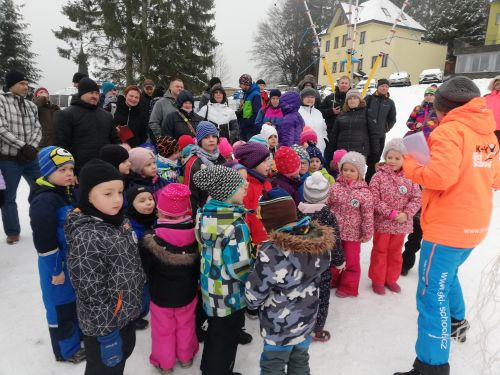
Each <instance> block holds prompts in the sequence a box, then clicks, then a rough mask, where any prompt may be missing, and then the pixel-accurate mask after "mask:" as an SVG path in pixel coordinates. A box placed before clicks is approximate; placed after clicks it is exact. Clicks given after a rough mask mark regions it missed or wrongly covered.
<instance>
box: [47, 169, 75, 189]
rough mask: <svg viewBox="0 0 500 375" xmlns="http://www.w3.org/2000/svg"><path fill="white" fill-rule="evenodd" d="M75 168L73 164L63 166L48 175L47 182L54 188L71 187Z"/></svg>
mask: <svg viewBox="0 0 500 375" xmlns="http://www.w3.org/2000/svg"><path fill="white" fill-rule="evenodd" d="M74 170H75V166H74V165H73V164H65V165H63V166H62V167H60V168H57V170H56V171H55V172H53V173H51V174H50V176H49V177H48V178H47V181H48V182H50V183H51V184H52V185H56V186H71V185H74V181H75V173H74Z"/></svg>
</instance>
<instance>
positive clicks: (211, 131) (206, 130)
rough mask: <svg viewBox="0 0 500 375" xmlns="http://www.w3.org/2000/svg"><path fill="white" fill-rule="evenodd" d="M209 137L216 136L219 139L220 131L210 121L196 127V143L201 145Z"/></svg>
mask: <svg viewBox="0 0 500 375" xmlns="http://www.w3.org/2000/svg"><path fill="white" fill-rule="evenodd" d="M209 135H215V136H216V137H217V138H219V131H218V130H217V128H216V127H215V125H214V124H212V123H211V122H210V121H200V123H199V124H198V126H197V127H196V143H198V144H200V142H201V141H202V139H204V138H206V137H208V136H209Z"/></svg>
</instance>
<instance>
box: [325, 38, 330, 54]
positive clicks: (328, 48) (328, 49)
mask: <svg viewBox="0 0 500 375" xmlns="http://www.w3.org/2000/svg"><path fill="white" fill-rule="evenodd" d="M328 51H330V41H329V40H327V41H326V44H325V52H328Z"/></svg>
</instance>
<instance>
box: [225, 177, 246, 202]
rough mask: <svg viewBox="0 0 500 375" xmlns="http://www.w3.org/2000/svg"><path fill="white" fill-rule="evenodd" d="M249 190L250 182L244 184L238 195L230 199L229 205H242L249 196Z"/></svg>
mask: <svg viewBox="0 0 500 375" xmlns="http://www.w3.org/2000/svg"><path fill="white" fill-rule="evenodd" d="M247 190H248V182H246V181H245V182H244V184H243V185H242V186H241V187H240V188H239V189H238V191H237V192H236V194H234V195H233V196H232V197H231V198H229V203H234V204H242V203H243V198H245V196H246V195H247Z"/></svg>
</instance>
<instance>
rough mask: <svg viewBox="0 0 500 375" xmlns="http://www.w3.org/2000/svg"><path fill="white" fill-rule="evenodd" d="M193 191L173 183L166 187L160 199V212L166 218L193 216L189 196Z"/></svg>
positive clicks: (185, 186)
mask: <svg viewBox="0 0 500 375" xmlns="http://www.w3.org/2000/svg"><path fill="white" fill-rule="evenodd" d="M190 195H191V191H189V187H188V186H187V185H184V184H178V183H171V184H168V185H167V186H165V187H164V188H163V189H162V190H161V193H160V196H159V197H158V207H157V208H158V211H160V212H161V213H162V214H164V215H166V216H171V217H180V216H185V215H188V214H191V203H190V200H189V196H190Z"/></svg>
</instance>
